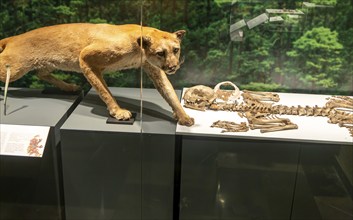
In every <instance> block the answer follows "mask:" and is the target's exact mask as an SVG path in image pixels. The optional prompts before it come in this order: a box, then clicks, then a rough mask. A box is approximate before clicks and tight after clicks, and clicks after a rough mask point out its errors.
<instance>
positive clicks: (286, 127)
mask: <svg viewBox="0 0 353 220" xmlns="http://www.w3.org/2000/svg"><path fill="white" fill-rule="evenodd" d="M291 129H298V125H296V124H288V125H284V126H276V127H272V128H264V129H261V130H260V132H261V133H266V132H274V131H284V130H291Z"/></svg>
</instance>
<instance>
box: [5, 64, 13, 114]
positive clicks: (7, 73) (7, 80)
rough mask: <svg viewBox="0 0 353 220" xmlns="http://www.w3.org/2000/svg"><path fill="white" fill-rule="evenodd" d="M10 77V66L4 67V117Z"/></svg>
mask: <svg viewBox="0 0 353 220" xmlns="http://www.w3.org/2000/svg"><path fill="white" fill-rule="evenodd" d="M10 76H11V71H10V65H6V81H5V91H4V115H6V107H7V106H6V103H7V90H8V88H9V83H10Z"/></svg>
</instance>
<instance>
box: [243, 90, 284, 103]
mask: <svg viewBox="0 0 353 220" xmlns="http://www.w3.org/2000/svg"><path fill="white" fill-rule="evenodd" d="M242 96H243V98H244V99H252V100H257V101H273V102H278V101H279V100H280V99H279V95H278V94H276V93H272V92H256V91H249V90H244V91H243V94H242Z"/></svg>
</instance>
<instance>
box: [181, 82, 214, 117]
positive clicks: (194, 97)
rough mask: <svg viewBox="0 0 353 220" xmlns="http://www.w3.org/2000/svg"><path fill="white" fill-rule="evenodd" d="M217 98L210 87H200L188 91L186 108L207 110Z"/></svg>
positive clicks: (185, 96) (185, 98)
mask: <svg viewBox="0 0 353 220" xmlns="http://www.w3.org/2000/svg"><path fill="white" fill-rule="evenodd" d="M215 98H216V94H215V92H214V90H213V89H212V88H210V87H208V86H203V85H198V86H193V87H191V88H189V89H187V90H186V92H185V94H184V97H183V99H184V102H185V107H189V108H193V109H197V110H203V111H204V110H205V109H206V107H208V106H209V105H211V104H212V103H213V101H214V100H215Z"/></svg>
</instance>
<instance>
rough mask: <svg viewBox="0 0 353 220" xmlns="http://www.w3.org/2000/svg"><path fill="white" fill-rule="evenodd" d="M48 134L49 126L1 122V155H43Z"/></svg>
mask: <svg viewBox="0 0 353 220" xmlns="http://www.w3.org/2000/svg"><path fill="white" fill-rule="evenodd" d="M48 134H49V127H47V126H29V125H8V124H0V137H1V140H0V155H12V156H24V157H42V156H43V152H44V148H45V144H46V142H47V138H48Z"/></svg>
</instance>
